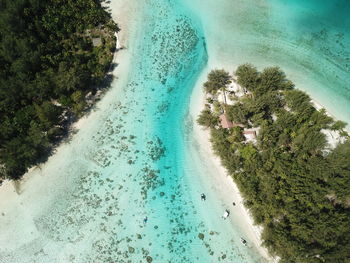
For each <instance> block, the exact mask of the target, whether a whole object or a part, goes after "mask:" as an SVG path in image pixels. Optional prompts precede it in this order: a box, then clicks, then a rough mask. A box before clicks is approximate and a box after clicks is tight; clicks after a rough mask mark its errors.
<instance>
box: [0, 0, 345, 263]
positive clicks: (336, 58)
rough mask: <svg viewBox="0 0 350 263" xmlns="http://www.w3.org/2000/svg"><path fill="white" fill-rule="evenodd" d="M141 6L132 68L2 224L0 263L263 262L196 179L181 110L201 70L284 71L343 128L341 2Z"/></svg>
mask: <svg viewBox="0 0 350 263" xmlns="http://www.w3.org/2000/svg"><path fill="white" fill-rule="evenodd" d="M141 2H142V4H143V8H142V13H141V15H142V19H140V21H141V22H138V23H139V24H137V25H136V26H137V27H138V28H139V31H140V32H139V33H138V34H136V33H135V35H133V38H132V39H131V40H130V46H129V47H128V49H129V52H131V53H132V58H131V61H130V63H131V69H132V70H130V71H129V72H128V75H127V76H123V80H122V81H121V80H120V81H115V82H114V83H113V85H112V86H113V87H112V90H111V91H110V92H109V93H107V96H106V98H105V99H104V101H103V103H102V104H101V105H100V107H101V108H100V110H98V111H96V112H95V113H93V114H95V115H94V116H95V117H94V118H92V121H91V122H89V123H87V124H86V125H85V126H84V129H82V130H80V131H79V132H78V133H77V134H76V135H75V136H74V137H73V139H72V141H71V142H70V143H69V144H67V145H65V146H64V148H63V149H62V150H61V151H59V152H58V153H57V158H56V159H54V161H51V162H49V163H48V164H47V165H46V166H45V167H43V170H42V171H40V174H41V175H42V178H39V179H40V182H41V183H40V184H39V185H38V186H37V188H36V189H35V190H34V188H31V189H29V188H28V187H27V188H25V189H24V190H23V193H22V194H21V195H20V196H19V197H18V200H17V201H14V202H13V203H10V205H9V208H8V209H7V210H6V211H5V212H6V213H5V216H2V217H0V262H11V263H12V262H94V263H95V262H147V261H146V260H147V257H149V258H148V260H150V257H151V258H152V260H153V262H161V263H163V262H221V261H222V262H234V263H239V262H264V261H263V259H262V258H261V256H259V254H258V253H257V251H256V248H255V247H254V246H253V245H250V246H249V247H248V248H245V247H243V246H242V245H241V244H240V242H239V237H240V236H242V235H244V234H245V232H244V231H245V230H244V229H240V228H239V227H238V226H237V225H233V224H231V222H228V221H224V220H222V219H221V218H220V215H221V214H222V211H223V209H224V208H225V204H223V203H222V202H221V201H219V200H217V198H218V197H217V196H216V195H215V193H214V192H211V190H210V189H211V185H210V184H211V182H210V181H205V179H203V178H205V176H204V177H203V176H202V177H201V176H199V175H203V174H204V175H205V174H206V173H208V167H207V165H208V164H205V163H203V159H201V157H200V156H199V155H198V153H196V151H195V150H193V149H195V148H196V146H195V143H194V141H195V140H194V138H193V134H192V126H193V119H191V118H190V117H189V114H188V109H189V102H190V96H191V94H192V92H193V88H194V86H195V84H196V81H197V80H198V78H199V76H200V75H201V74H202V72H203V70H207V67H208V64H209V65H210V67H212V66H213V67H214V66H226V67H227V68H228V69H230V70H233V69H234V67H235V66H236V65H238V64H240V63H244V62H252V63H255V64H257V65H258V66H259V67H262V66H266V65H280V66H281V67H282V68H284V69H286V71H287V74H288V75H289V76H290V77H291V79H292V80H293V81H295V82H296V83H297V85H298V87H300V88H302V89H304V90H307V91H309V92H310V94H311V95H312V96H313V97H315V98H316V99H317V100H318V101H320V102H321V103H322V104H324V105H325V106H327V108H328V109H330V110H331V112H332V113H333V114H335V115H336V116H339V118H341V117H343V119H346V120H347V121H350V114H349V113H350V105H349V101H350V98H349V96H350V95H349V85H348V83H349V81H350V77H349V76H350V74H349V63H350V61H349V59H350V58H349V54H350V50H349V49H350V39H349V37H350V34H349V33H350V32H349V30H350V29H349V28H350V27H348V25H349V24H350V18H349V17H348V15H347V14H348V13H350V4H348V3H347V2H346V1H316V0H314V1H292V0H290V1H286V0H284V1H283V0H268V1H267V0H265V1H263V0H258V1H256V0H254V1H253V0H244V1H243V0H216V1H214V0H191V1H188V0H147V1H141V0H140V3H141ZM334 14H337V15H334ZM48 174H50V175H54V176H52V178H53V179H51V180H50V181H45V180H46V177H45V176H46V175H48ZM201 192H206V193H207V197H208V200H207V201H206V202H201V201H200V200H199V199H200V198H199V195H200V193H201ZM0 212H1V211H0ZM11 216H12V217H11ZM146 216H147V217H148V221H147V223H146V224H144V223H143V218H145V217H146ZM7 218H10V219H11V220H10V219H7ZM198 234H203V235H204V239H203V240H202V239H200V238H199V237H198ZM248 242H249V240H248Z"/></svg>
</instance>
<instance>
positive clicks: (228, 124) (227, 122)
mask: <svg viewBox="0 0 350 263" xmlns="http://www.w3.org/2000/svg"><path fill="white" fill-rule="evenodd" d="M219 118H220V123H221V127H222V128H224V129H229V128H232V127H233V123H232V122H231V121H230V120H229V119H228V118H227V116H226V114H225V113H224V114H221V115H220V117H219Z"/></svg>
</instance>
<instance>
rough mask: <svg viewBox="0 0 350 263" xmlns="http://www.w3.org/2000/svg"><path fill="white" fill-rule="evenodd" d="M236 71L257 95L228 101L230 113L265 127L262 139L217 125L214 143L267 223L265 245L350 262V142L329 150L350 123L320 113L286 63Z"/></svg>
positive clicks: (296, 255)
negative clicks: (331, 134) (331, 136)
mask: <svg viewBox="0 0 350 263" xmlns="http://www.w3.org/2000/svg"><path fill="white" fill-rule="evenodd" d="M236 74H237V76H238V83H239V84H240V85H243V86H244V87H245V88H247V89H248V90H249V91H250V92H252V94H253V96H251V97H246V98H241V99H239V101H238V102H237V103H236V104H235V105H227V107H226V110H227V111H226V114H227V116H228V117H229V119H230V120H232V121H235V122H240V123H243V124H245V126H246V127H248V125H249V124H251V123H252V124H253V125H254V126H259V127H260V131H259V135H258V138H257V143H256V144H251V143H249V144H247V143H245V142H244V138H242V136H243V135H242V129H241V128H239V127H235V128H232V129H222V128H216V127H213V128H212V129H211V142H212V146H213V149H214V151H215V153H216V154H218V155H219V156H220V158H221V160H222V163H223V165H225V167H226V168H227V170H228V171H229V172H230V174H231V175H232V177H233V178H234V179H235V182H236V183H237V185H238V187H239V188H240V190H241V193H242V194H243V196H244V198H245V204H246V206H247V207H248V208H249V209H250V210H251V212H252V214H253V217H254V220H255V222H256V223H258V224H261V225H262V226H263V227H264V230H263V233H262V238H263V241H264V244H265V245H266V246H267V247H268V248H269V249H270V252H271V253H272V254H274V255H278V256H279V257H280V258H281V261H280V262H286V263H287V262H288V263H294V262H302V263H304V262H305V263H316V262H318V263H322V262H339V263H343V262H344V263H346V262H348V259H349V258H350V250H349V247H350V228H349V225H350V140H349V139H347V140H346V141H345V142H344V143H340V144H338V146H337V147H336V148H335V149H334V150H329V149H327V141H326V137H325V135H324V133H323V132H322V130H323V129H328V130H330V129H333V130H338V131H340V132H344V133H345V131H344V130H343V129H344V128H345V126H346V124H345V123H344V122H341V121H337V122H335V121H334V120H333V119H332V118H331V117H329V116H328V115H327V113H326V112H325V110H320V111H317V110H316V109H315V108H314V107H313V106H312V104H311V99H310V97H309V96H308V95H307V94H305V93H304V92H302V91H300V90H295V89H293V84H292V83H291V82H290V81H289V80H287V79H286V78H285V75H284V73H283V72H282V71H281V70H280V69H279V68H267V69H265V70H264V71H263V72H262V73H259V72H257V70H256V68H254V67H253V66H251V65H249V64H246V65H242V66H240V67H238V69H237V71H236ZM285 106H287V107H285ZM210 114H213V113H211V112H210V111H207V112H206V116H207V118H208V119H210V116H209V115H210ZM272 115H273V116H274V117H272Z"/></svg>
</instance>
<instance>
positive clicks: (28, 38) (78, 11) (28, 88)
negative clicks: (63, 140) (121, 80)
mask: <svg viewBox="0 0 350 263" xmlns="http://www.w3.org/2000/svg"><path fill="white" fill-rule="evenodd" d="M117 30H119V29H118V26H117V25H116V24H115V23H114V22H113V21H112V19H111V17H110V15H109V14H108V13H107V12H106V11H105V10H104V9H103V8H102V6H101V3H100V1H97V0H74V1H72V0H59V1H58V0H11V1H10V0H3V1H1V3H0V64H1V67H0V167H1V169H0V178H4V177H7V178H12V179H16V178H19V177H20V176H21V175H22V174H23V173H24V172H25V171H26V170H27V168H28V167H30V166H32V165H34V164H36V163H37V162H39V160H41V159H42V158H43V157H44V156H46V155H47V153H49V151H50V148H51V147H52V145H53V143H55V142H56V141H57V140H58V139H59V138H60V137H61V136H62V134H63V131H62V129H63V127H64V126H65V125H64V124H65V121H66V120H67V117H71V116H72V114H73V113H74V114H76V115H79V114H81V112H82V111H83V110H84V109H85V106H86V104H85V99H84V98H85V95H86V94H87V93H88V92H90V91H94V90H95V88H96V87H97V85H100V84H101V83H102V81H103V79H104V76H105V73H106V71H107V70H108V68H109V65H110V63H111V60H112V56H113V51H114V47H115V38H114V32H115V31H117ZM94 37H98V38H100V39H101V41H102V45H101V46H94V45H93V42H92V39H93V38H94Z"/></svg>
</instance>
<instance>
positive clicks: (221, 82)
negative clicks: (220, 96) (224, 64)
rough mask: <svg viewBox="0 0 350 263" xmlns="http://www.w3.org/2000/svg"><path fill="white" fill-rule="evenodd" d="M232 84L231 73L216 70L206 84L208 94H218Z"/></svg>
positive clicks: (211, 73) (210, 74)
mask: <svg viewBox="0 0 350 263" xmlns="http://www.w3.org/2000/svg"><path fill="white" fill-rule="evenodd" d="M230 83H231V77H230V75H229V73H228V72H227V71H225V70H223V69H216V70H213V71H211V72H210V73H209V75H208V81H207V82H205V83H204V88H205V91H206V92H207V93H210V94H216V92H217V91H218V90H220V89H225V87H226V85H228V84H230Z"/></svg>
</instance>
